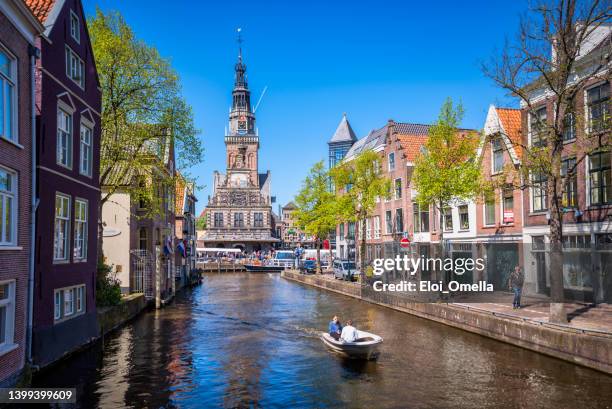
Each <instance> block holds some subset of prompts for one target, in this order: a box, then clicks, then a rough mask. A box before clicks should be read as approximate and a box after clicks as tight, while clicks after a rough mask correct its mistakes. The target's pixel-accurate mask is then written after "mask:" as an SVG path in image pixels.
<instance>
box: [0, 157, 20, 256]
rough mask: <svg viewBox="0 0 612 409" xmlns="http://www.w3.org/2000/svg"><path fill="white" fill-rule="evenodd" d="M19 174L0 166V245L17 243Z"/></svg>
mask: <svg viewBox="0 0 612 409" xmlns="http://www.w3.org/2000/svg"><path fill="white" fill-rule="evenodd" d="M16 233H17V175H16V174H15V173H13V172H9V171H8V170H6V169H4V168H0V246H7V245H15V244H16V243H17V234H16Z"/></svg>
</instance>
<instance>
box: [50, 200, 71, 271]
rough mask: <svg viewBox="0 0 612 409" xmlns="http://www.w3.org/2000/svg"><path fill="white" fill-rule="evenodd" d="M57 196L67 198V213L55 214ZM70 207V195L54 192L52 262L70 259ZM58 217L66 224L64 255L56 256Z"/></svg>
mask: <svg viewBox="0 0 612 409" xmlns="http://www.w3.org/2000/svg"><path fill="white" fill-rule="evenodd" d="M58 197H61V198H62V199H67V203H68V209H67V211H68V215H67V216H60V217H58V214H57V203H56V202H57V199H58ZM71 207H72V203H71V197H70V195H66V194H64V193H60V192H56V193H55V202H54V213H55V216H54V218H53V220H54V222H53V262H54V263H62V262H63V263H65V262H68V261H70V214H71V210H72V209H71ZM58 219H59V220H63V221H64V222H65V223H66V224H65V227H64V255H63V256H62V257H61V258H60V257H57V251H56V248H57V242H56V241H57V239H58V236H57V223H58Z"/></svg>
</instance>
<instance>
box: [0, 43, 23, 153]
mask: <svg viewBox="0 0 612 409" xmlns="http://www.w3.org/2000/svg"><path fill="white" fill-rule="evenodd" d="M0 53H2V54H4V55H5V56H6V57H7V59H8V60H9V67H8V68H9V73H8V76H7V75H6V74H3V73H2V72H0V98H2V99H3V103H2V104H0V107H4V106H5V105H4V104H5V103H6V98H5V92H6V89H7V88H9V87H10V89H11V98H10V102H9V106H10V113H9V114H8V115H9V116H7V113H6V112H5V111H3V110H2V111H0V115H2V120H1V121H0V139H3V140H5V141H8V142H11V143H14V144H16V145H19V123H18V122H19V120H18V119H19V116H18V115H19V114H18V110H19V104H18V103H17V95H18V93H19V92H18V81H17V79H18V78H19V77H18V72H17V58H16V57H15V56H14V55H13V54H12V53H11V52H9V51H8V50H7V49H6V48H5V47H3V46H2V44H1V43H0ZM7 119H10V134H9V132H8V131H7V129H8V128H7V127H6V125H7V123H9V122H8V120H7Z"/></svg>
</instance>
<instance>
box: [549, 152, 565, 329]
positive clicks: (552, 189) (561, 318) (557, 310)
mask: <svg viewBox="0 0 612 409" xmlns="http://www.w3.org/2000/svg"><path fill="white" fill-rule="evenodd" d="M556 162H558V163H556ZM560 162H561V158H560V157H559V158H553V171H554V169H555V168H558V167H560ZM555 165H556V166H555ZM555 184H560V182H559V180H558V179H555V180H553V181H551V182H550V183H549V184H548V186H547V188H546V190H547V191H548V195H549V196H548V197H550V198H551V200H550V221H549V222H550V252H549V256H550V313H549V320H550V322H557V323H566V322H567V314H566V313H565V309H564V308H563V301H564V295H563V245H562V243H563V220H562V217H563V214H562V209H561V206H560V204H561V201H560V200H559V199H560V198H559V197H558V192H559V191H560V190H559V189H558V186H555Z"/></svg>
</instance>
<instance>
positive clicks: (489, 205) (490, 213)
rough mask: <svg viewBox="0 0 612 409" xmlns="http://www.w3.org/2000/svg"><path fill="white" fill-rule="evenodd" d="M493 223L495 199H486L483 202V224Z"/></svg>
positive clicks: (489, 224)
mask: <svg viewBox="0 0 612 409" xmlns="http://www.w3.org/2000/svg"><path fill="white" fill-rule="evenodd" d="M494 224H495V199H487V201H486V202H485V225H486V226H492V225H494Z"/></svg>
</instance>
